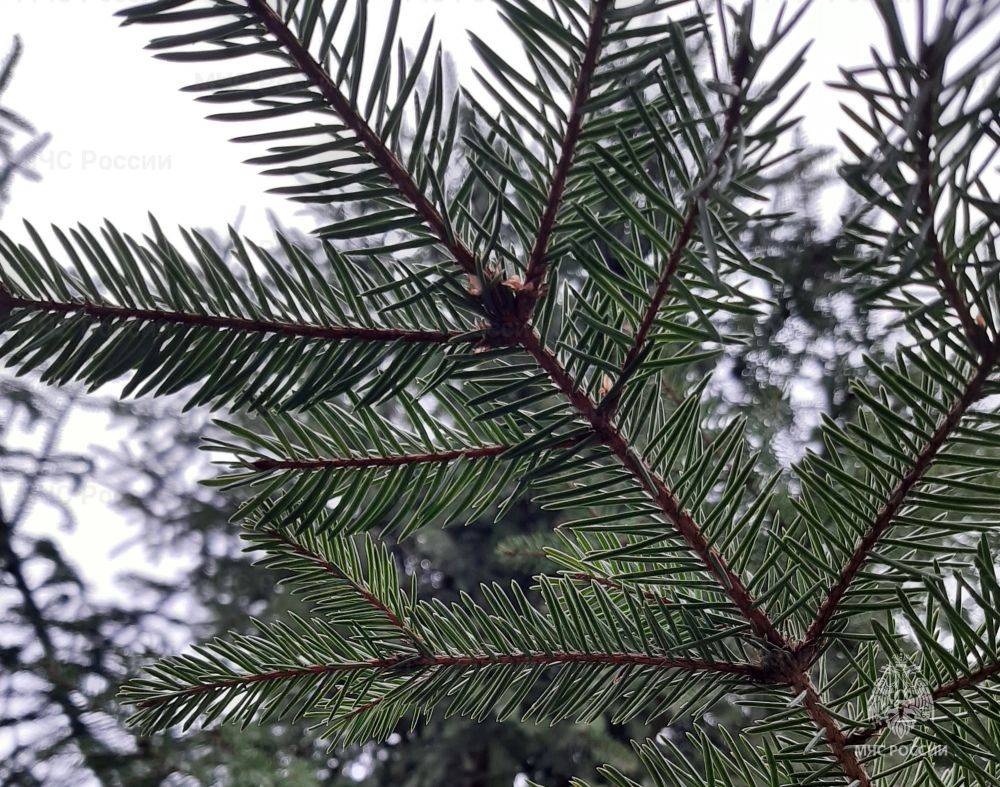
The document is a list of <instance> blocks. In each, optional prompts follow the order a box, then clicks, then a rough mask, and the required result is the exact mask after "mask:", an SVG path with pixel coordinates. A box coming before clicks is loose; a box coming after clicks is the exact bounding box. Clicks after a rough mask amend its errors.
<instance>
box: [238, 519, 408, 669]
mask: <svg viewBox="0 0 1000 787" xmlns="http://www.w3.org/2000/svg"><path fill="white" fill-rule="evenodd" d="M252 532H253V536H255V537H256V538H255V542H256V543H255V546H257V547H259V546H260V539H259V537H260V536H263V537H265V538H270V539H274V540H275V541H277V542H278V543H279V544H282V545H283V546H284V547H285V548H286V549H288V550H289V551H291V552H292V553H293V554H295V555H297V556H298V557H301V558H303V559H304V560H306V561H308V562H310V563H312V564H313V565H315V566H316V567H318V568H319V569H320V570H321V571H323V572H324V573H326V574H328V575H329V576H331V577H333V578H334V579H335V580H337V581H340V582H346V583H347V584H348V585H349V586H350V587H351V588H352V589H353V590H354V592H356V593H357V594H358V596H360V597H361V598H362V599H363V600H364V601H365V603H366V604H368V605H370V606H371V607H372V609H374V610H376V611H377V612H379V613H381V614H382V615H384V616H385V619H386V620H387V621H389V623H390V624H391V625H392V626H393V627H394V628H395V629H397V630H398V631H399V633H400V634H401V635H402V636H403V638H404V639H405V640H407V641H408V642H410V643H411V644H412V645H413V646H414V647H415V648H416V649H417V651H419V652H420V653H422V654H424V655H427V646H426V645H425V644H424V641H423V639H421V637H420V635H419V634H417V632H416V631H414V630H413V629H412V628H411V627H410V626H409V625H408V624H407V623H406V621H404V620H403V619H402V617H400V615H399V614H397V613H396V612H394V611H393V610H392V608H391V607H390V606H389V605H388V604H386V602H385V601H383V600H382V599H381V598H379V597H378V596H377V595H376V594H375V593H373V592H372V591H371V590H369V588H368V587H366V586H365V584H364V583H362V582H361V581H359V580H358V579H357V578H355V577H352V576H351V575H349V574H348V573H347V572H345V571H344V570H343V568H341V567H340V566H338V565H335V564H334V563H333V562H331V561H330V559H329V558H328V556H327V555H324V554H322V553H321V552H320V550H318V549H315V548H312V549H310V548H309V545H308V542H307V543H303V542H302V540H301V539H300V540H295V539H293V538H292V537H290V536H289V535H288V534H287V533H285V532H284V531H282V530H281V529H279V528H274V527H262V528H260V529H259V530H257V531H252Z"/></svg>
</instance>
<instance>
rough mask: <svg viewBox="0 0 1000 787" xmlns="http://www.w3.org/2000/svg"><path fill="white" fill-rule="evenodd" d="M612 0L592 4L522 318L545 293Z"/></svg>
mask: <svg viewBox="0 0 1000 787" xmlns="http://www.w3.org/2000/svg"><path fill="white" fill-rule="evenodd" d="M610 7H611V0H594V2H593V3H592V4H591V7H590V26H589V31H588V34H587V44H586V46H585V48H584V53H583V60H582V61H581V63H580V73H579V74H578V76H577V79H576V87H575V89H574V91H573V98H572V100H571V103H570V109H569V117H568V118H567V120H566V133H565V134H564V135H563V140H562V145H561V147H560V151H559V160H558V161H557V163H556V168H555V171H554V172H553V173H552V182H551V183H550V184H549V193H548V198H547V199H546V201H545V209H544V210H543V211H542V217H541V219H540V220H539V223H538V232H537V233H536V234H535V242H534V244H533V245H532V248H531V253H530V255H529V257H528V264H527V268H526V272H525V276H524V287H523V288H522V289H521V290H520V292H519V293H518V299H517V308H518V314H519V317H520V318H521V319H522V320H527V319H529V318H530V317H531V312H532V309H533V308H534V305H535V302H536V301H537V300H538V299H539V298H540V297H541V296H542V294H543V293H544V288H545V276H546V274H547V273H548V264H547V259H546V255H547V253H548V250H549V242H550V240H551V239H552V232H553V230H554V229H555V225H556V218H557V216H558V214H559V208H560V206H561V205H562V201H563V196H564V194H565V191H566V181H567V180H568V178H569V173H570V169H572V166H573V158H574V156H575V154H576V150H577V146H578V144H579V142H580V132H581V130H582V129H583V115H584V111H583V108H584V105H585V104H586V103H587V100H588V99H589V98H590V88H591V83H592V80H593V77H594V71H595V70H596V68H597V59H598V56H599V55H600V52H601V41H602V38H603V35H604V26H605V23H606V17H607V13H608V10H609V8H610Z"/></svg>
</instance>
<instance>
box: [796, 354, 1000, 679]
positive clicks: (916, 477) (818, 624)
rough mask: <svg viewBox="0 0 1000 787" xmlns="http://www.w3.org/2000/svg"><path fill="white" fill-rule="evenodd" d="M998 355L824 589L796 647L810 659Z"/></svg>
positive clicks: (981, 369) (986, 360)
mask: <svg viewBox="0 0 1000 787" xmlns="http://www.w3.org/2000/svg"><path fill="white" fill-rule="evenodd" d="M997 355H998V351H997V348H996V347H991V348H989V349H988V351H987V354H986V355H985V356H984V357H983V359H982V360H981V361H980V363H979V365H978V366H977V367H976V371H975V373H974V374H973V375H972V377H971V378H970V379H969V381H968V383H967V384H966V386H965V390H964V391H963V392H962V395H961V396H960V397H959V398H958V399H957V400H956V401H955V403H954V404H952V406H951V408H950V409H949V410H948V413H947V415H945V417H944V418H943V419H942V421H941V423H940V424H938V427H937V429H935V430H934V433H933V434H932V435H931V437H930V439H929V440H928V441H927V444H926V445H925V446H924V447H923V449H922V450H921V451H920V453H919V454H918V455H917V456H916V458H915V460H914V462H913V466H912V467H911V468H910V470H909V472H907V473H906V475H904V476H903V477H902V478H901V479H900V481H899V483H897V484H896V487H895V488H894V489H893V491H892V494H890V495H889V498H888V499H887V500H886V501H885V503H884V504H883V506H882V508H881V510H880V511H879V512H878V515H877V516H876V517H875V521H874V522H872V525H871V527H870V528H869V529H868V530H867V531H866V532H865V534H864V535H863V536H862V537H861V539H860V541H858V544H857V546H855V548H854V552H853V553H852V554H851V557H850V559H848V561H847V563H846V565H845V566H844V568H843V569H842V570H841V572H840V576H839V577H838V578H837V581H836V582H834V583H833V585H832V586H831V587H830V589H829V591H827V594H826V597H825V598H824V600H823V602H822V603H821V604H820V607H819V610H818V611H817V613H816V617H815V619H814V620H813V622H812V624H811V625H810V626H809V628H808V630H807V631H806V634H805V637H804V638H803V640H802V641H801V642H800V643H799V645H798V646H797V647H796V651H797V652H799V653H804V654H806V656H807V659H808V660H811V659H812V658H813V657H815V655H816V654H817V653H818V651H819V645H820V640H821V639H822V638H823V635H824V634H825V632H826V629H827V627H828V626H829V624H830V621H831V619H832V618H833V616H834V615H835V614H836V612H837V609H838V606H839V604H840V602H841V600H842V599H843V598H844V595H845V594H846V593H847V591H848V589H849V588H850V586H851V583H852V582H853V581H854V579H855V577H856V576H857V574H858V572H859V571H860V570H861V568H862V566H863V565H864V564H865V562H866V561H867V560H868V557H869V556H870V555H871V552H872V550H873V549H874V548H875V546H876V544H878V541H879V539H880V538H881V537H882V536H883V535H884V534H885V532H886V531H887V530H888V529H889V527H890V526H891V525H892V522H893V519H894V518H895V516H896V514H897V512H898V511H899V509H900V508H901V507H902V506H903V505H904V504H905V503H906V499H907V496H908V495H909V493H910V491H911V490H912V489H913V488H914V487H915V486H916V485H917V484H918V483H919V482H920V480H921V479H922V478H923V477H924V474H925V473H926V472H927V470H928V469H929V468H930V466H931V464H932V463H933V462H934V459H935V458H936V457H937V456H938V454H939V453H940V451H941V449H942V448H943V447H944V444H945V443H946V442H947V440H948V437H949V436H950V435H951V434H952V432H954V430H955V429H956V427H957V426H958V424H959V423H960V422H961V420H962V417H963V416H964V415H965V413H966V411H967V410H968V409H969V407H971V406H972V404H973V403H974V402H976V401H977V400H978V399H979V398H980V397H981V396H982V393H983V387H984V385H985V384H986V380H987V378H988V377H989V375H990V372H991V371H992V369H993V365H994V363H995V362H996V360H997Z"/></svg>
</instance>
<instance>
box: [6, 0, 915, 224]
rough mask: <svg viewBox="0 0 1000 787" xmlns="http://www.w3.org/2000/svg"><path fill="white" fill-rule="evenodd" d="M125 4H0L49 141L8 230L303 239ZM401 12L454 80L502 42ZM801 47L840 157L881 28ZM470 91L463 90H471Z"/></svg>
mask: <svg viewBox="0 0 1000 787" xmlns="http://www.w3.org/2000/svg"><path fill="white" fill-rule="evenodd" d="M903 3H904V4H905V3H906V0H903ZM130 4H131V3H127V2H124V3H123V2H120V0H0V5H2V9H3V10H2V17H0V44H2V43H3V39H4V38H6V37H7V36H8V35H12V34H14V33H19V34H20V35H21V36H22V38H23V39H24V44H25V53H24V57H23V61H22V63H21V67H20V69H19V70H18V72H17V76H16V78H15V80H14V83H13V84H12V86H11V87H10V89H9V92H8V95H7V99H6V100H7V104H8V105H9V106H10V107H11V108H14V109H16V110H18V111H19V112H21V113H22V114H23V115H24V116H25V117H27V118H29V119H30V120H31V121H32V122H33V123H34V124H35V125H36V126H37V127H38V128H39V129H40V130H42V131H47V132H50V133H51V134H52V142H51V143H50V145H49V148H48V150H47V151H46V152H45V153H44V154H43V155H42V156H41V157H40V159H39V161H38V165H37V168H38V171H39V173H40V174H41V175H42V180H41V181H40V182H38V183H32V184H27V183H24V182H22V183H20V184H19V185H18V188H17V193H16V199H14V200H13V202H12V204H11V205H10V206H9V208H8V210H7V212H6V213H5V214H4V216H3V219H2V221H3V225H4V226H5V227H6V228H8V230H10V229H12V228H13V227H14V225H15V223H17V222H19V220H20V219H21V218H28V219H30V220H32V221H37V222H38V223H39V224H47V223H49V222H55V223H59V224H66V223H72V222H76V221H83V222H85V223H94V222H99V221H103V220H104V219H105V218H110V219H112V220H113V221H114V222H115V223H116V224H119V225H120V226H121V227H122V228H123V229H127V230H133V231H138V230H141V229H142V228H143V227H144V225H145V214H146V212H147V211H151V212H153V213H154V214H155V215H156V216H157V217H158V218H159V219H161V220H162V221H163V222H164V223H165V224H183V225H187V226H200V227H215V228H222V227H224V226H225V225H226V224H228V223H230V222H231V221H233V219H234V217H235V216H236V215H237V213H238V211H239V209H240V208H241V207H243V206H245V207H246V208H247V218H246V221H245V222H244V224H243V227H244V229H245V230H246V231H247V232H248V233H249V234H251V235H254V234H258V235H259V234H261V233H264V232H266V224H265V221H264V216H265V211H266V210H267V209H272V210H274V211H276V212H277V213H278V215H279V216H280V217H281V218H282V219H283V220H284V221H285V222H286V223H289V224H293V225H294V224H296V223H298V224H299V225H301V226H300V228H301V229H311V226H310V225H309V223H308V219H299V220H298V221H296V216H295V208H294V206H291V205H289V204H288V203H286V202H284V201H283V200H281V199H280V198H278V197H275V196H269V195H266V194H264V193H263V192H264V190H265V189H266V188H268V187H269V186H271V185H277V184H276V183H273V184H272V183H271V182H269V181H268V179H267V178H264V177H263V176H260V175H258V174H257V173H256V172H255V171H254V170H253V169H252V168H251V167H249V166H247V165H244V164H242V163H241V161H242V159H244V158H247V157H249V155H251V154H250V151H248V150H247V149H245V148H243V147H241V146H236V145H231V144H229V143H228V142H227V138H228V137H229V136H232V135H235V133H238V132H236V131H235V130H234V126H233V125H231V124H224V123H215V122H212V121H207V120H205V119H204V116H205V115H206V114H208V112H209V111H210V109H209V108H208V107H207V105H204V104H198V103H196V102H195V101H193V100H192V97H191V95H189V94H183V93H180V92H179V91H178V90H177V88H179V87H181V86H183V85H185V84H189V83H191V82H196V81H199V80H200V79H210V78H212V77H213V76H215V75H217V74H213V73H212V71H211V69H212V67H213V64H207V65H206V64H199V65H196V66H182V65H180V64H176V63H166V62H162V61H157V60H155V59H153V58H152V57H151V56H150V55H149V54H148V53H146V52H143V51H142V47H143V46H144V44H145V43H146V42H147V41H148V38H147V36H149V34H150V31H149V29H148V28H147V29H142V27H141V26H134V27H131V28H125V29H121V28H119V27H118V24H117V21H116V20H115V18H114V17H113V12H114V11H115V10H116V9H117V8H121V7H124V6H126V5H130ZM403 5H404V16H403V22H402V25H401V28H402V29H403V30H412V31H413V34H414V35H418V34H419V32H420V31H421V30H422V28H423V25H424V24H425V22H426V20H427V19H428V18H429V17H430V16H431V15H434V16H435V18H436V28H435V29H436V31H437V33H438V34H439V36H440V38H441V40H442V42H443V45H444V47H445V49H446V50H447V51H448V52H450V53H451V54H452V56H453V57H454V59H455V62H456V64H457V66H458V68H459V72H460V74H463V73H466V74H467V73H468V71H469V69H470V68H471V67H472V66H473V65H474V63H475V55H474V53H473V52H472V50H471V47H470V45H469V43H468V38H467V36H466V34H465V31H466V30H473V31H475V32H476V33H477V34H479V35H480V36H481V37H483V38H484V39H485V40H487V41H488V42H490V43H491V44H492V45H493V46H495V47H497V48H499V49H501V50H503V48H504V44H505V40H509V35H508V34H507V32H506V30H504V29H503V27H502V25H501V24H500V23H499V20H498V17H497V15H496V12H495V10H494V7H493V4H492V3H491V2H489V0H410V1H409V2H405V3H404V4H403ZM780 5H781V3H780V2H778V0H762V1H761V2H759V3H758V19H759V20H760V22H766V21H767V20H768V19H769V18H770V17H772V16H773V14H774V13H776V12H777V10H778V8H779V7H780ZM790 5H791V6H792V7H795V5H796V4H795V3H794V2H793V3H790ZM370 6H371V7H372V11H373V13H372V23H373V24H372V29H373V30H376V29H377V28H376V27H375V26H374V23H375V22H376V20H377V19H378V18H379V17H380V16H381V14H380V12H383V11H384V10H385V9H386V8H388V6H389V0H372V1H371V3H370ZM380 38H381V36H379V35H378V34H374V35H372V39H374V40H375V41H379V40H380ZM809 39H814V44H813V47H812V49H811V51H810V53H809V59H808V62H807V65H806V68H805V70H804V73H803V75H802V79H803V80H806V81H808V82H810V83H811V87H810V88H809V90H808V92H807V93H806V95H805V96H804V98H803V100H802V102H801V104H800V112H802V113H804V114H805V122H804V130H805V132H806V134H807V137H808V140H809V141H810V142H812V143H814V144H823V145H838V144H839V140H838V138H837V133H836V129H837V126H838V123H839V121H840V119H841V117H840V112H839V110H838V108H837V101H838V100H839V96H838V95H837V93H836V91H834V90H832V89H831V88H829V87H826V86H825V85H824V84H823V83H824V82H825V81H827V80H831V79H835V78H836V77H837V66H838V65H857V64H859V63H863V62H865V61H866V59H867V50H868V47H870V46H872V45H881V40H882V37H881V26H880V24H879V21H878V19H877V17H876V14H875V12H874V11H873V9H872V4H871V3H870V2H868V0H815V2H814V3H813V6H812V7H811V8H810V9H809V10H808V12H807V15H806V17H805V18H804V20H803V21H802V23H801V24H800V25H799V27H798V29H797V30H796V31H795V34H794V35H793V37H792V38H791V39H790V40H789V41H788V43H787V45H786V49H785V53H786V54H791V53H792V52H793V51H794V50H795V49H796V48H797V47H798V46H800V45H801V44H802V43H804V42H805V41H807V40H809ZM228 66H229V64H223V66H222V68H225V67H228ZM465 84H472V80H471V79H469V78H466V79H465ZM831 209H833V210H835V209H836V205H835V204H834V205H831ZM262 239H263V238H262Z"/></svg>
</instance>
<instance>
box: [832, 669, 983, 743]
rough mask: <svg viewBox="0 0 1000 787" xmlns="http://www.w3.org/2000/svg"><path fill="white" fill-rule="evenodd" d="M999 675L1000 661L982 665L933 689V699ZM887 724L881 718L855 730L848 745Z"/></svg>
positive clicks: (885, 720)
mask: <svg viewBox="0 0 1000 787" xmlns="http://www.w3.org/2000/svg"><path fill="white" fill-rule="evenodd" d="M997 675H1000V662H995V663H993V664H987V665H986V666H985V667H982V668H980V669H978V670H976V671H975V672H971V673H969V674H968V675H963V676H962V677H961V678H958V679H956V680H953V681H949V682H948V683H942V684H941V685H940V686H938V687H937V688H935V689H934V690H933V691H931V693H930V696H931V699H932V700H934V701H935V702H937V701H938V700H942V699H945V698H946V697H949V696H951V695H952V694H955V693H956V692H959V691H965V690H966V689H971V688H972V687H973V686H976V685H978V684H980V683H983V682H985V681H987V680H990V679H992V678H994V677H996V676H997ZM887 724H888V720H887V719H879V720H878V721H876V722H874V723H873V724H870V725H869V726H867V727H864V728H863V729H860V730H855V731H854V732H852V733H851V734H850V735H848V736H847V745H848V746H857V745H858V744H862V743H864V742H865V741H867V740H868V739H869V738H871V737H872V736H873V735H877V734H878V733H879V732H881V731H882V730H883V729H885V727H886V725H887Z"/></svg>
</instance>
